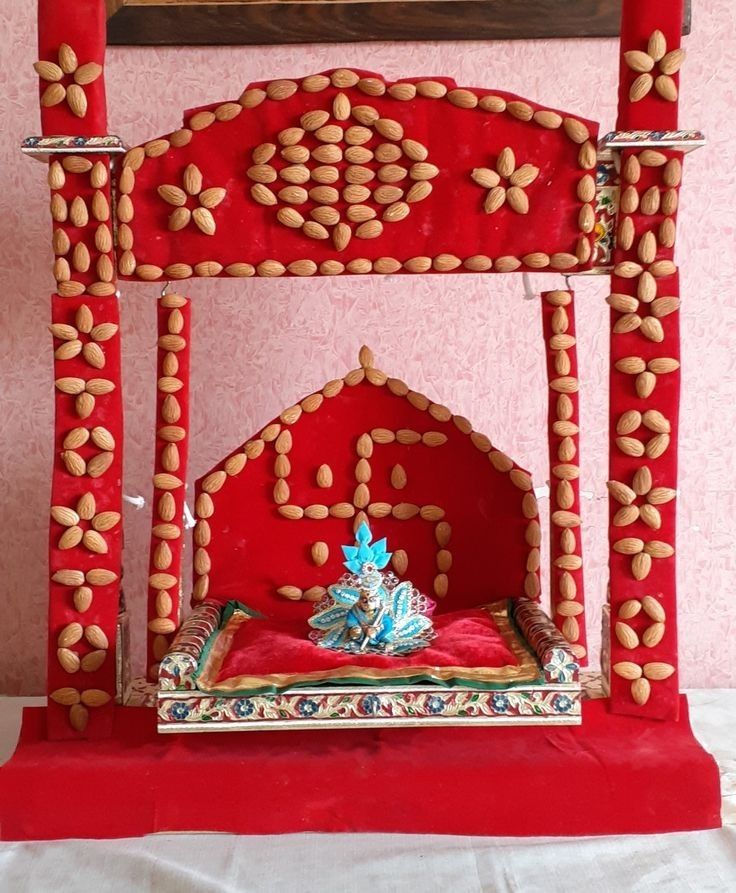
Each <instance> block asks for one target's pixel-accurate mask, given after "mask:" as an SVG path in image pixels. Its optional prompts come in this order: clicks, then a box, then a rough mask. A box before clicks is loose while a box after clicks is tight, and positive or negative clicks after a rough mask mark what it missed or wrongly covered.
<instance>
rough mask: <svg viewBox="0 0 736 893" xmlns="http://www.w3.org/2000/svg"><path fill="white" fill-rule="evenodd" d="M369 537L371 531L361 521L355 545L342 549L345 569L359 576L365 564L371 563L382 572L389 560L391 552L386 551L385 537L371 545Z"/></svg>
mask: <svg viewBox="0 0 736 893" xmlns="http://www.w3.org/2000/svg"><path fill="white" fill-rule="evenodd" d="M371 537H372V534H371V529H370V527H369V526H368V524H367V523H366V522H365V521H363V523H362V524H361V525H360V527H359V528H358V530H357V532H356V534H355V545H354V546H343V547H342V551H343V554H344V555H345V558H346V559H347V560H346V561H345V562H344V564H345V567H346V568H347V569H348V570H349V571H352V572H353V573H354V574H359V573H360V572H361V570H362V568H363V565H364V564H366V563H367V562H372V563H373V564H375V566H376V567H377V568H378V570H383V568H384V567H386V565H387V564H388V563H389V561H390V560H391V552H387V551H386V537H383V539H380V540H377V541H376V542H375V543H372V544H371Z"/></svg>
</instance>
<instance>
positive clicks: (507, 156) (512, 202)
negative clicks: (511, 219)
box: [471, 146, 539, 214]
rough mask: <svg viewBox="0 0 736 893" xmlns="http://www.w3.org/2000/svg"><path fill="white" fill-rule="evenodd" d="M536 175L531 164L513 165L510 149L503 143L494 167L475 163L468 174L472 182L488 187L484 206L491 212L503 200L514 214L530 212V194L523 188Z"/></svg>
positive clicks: (514, 160) (514, 162) (500, 204)
mask: <svg viewBox="0 0 736 893" xmlns="http://www.w3.org/2000/svg"><path fill="white" fill-rule="evenodd" d="M538 176H539V168H538V167H536V166H535V165H533V164H522V165H521V167H518V168H517V166H516V157H515V155H514V152H513V150H512V149H511V148H510V147H509V146H506V148H505V149H502V150H501V152H500V153H499V156H498V158H497V159H496V169H495V170H491V168H488V167H476V168H475V169H474V170H473V173H472V174H471V177H472V178H473V182H475V183H477V184H478V185H479V186H482V187H483V188H484V189H487V190H488V194H487V195H486V198H485V201H484V202H483V210H484V211H485V212H486V214H493V213H494V212H495V211H497V210H498V209H499V208H500V207H502V206H503V205H504V204H505V203H506V202H508V204H509V207H510V208H512V210H514V211H516V213H517V214H528V213H529V198H528V196H527V194H526V192H525V191H524V190H525V189H526V187H527V186H529V185H531V184H532V183H533V182H534V181H535V180H536V179H537V177H538Z"/></svg>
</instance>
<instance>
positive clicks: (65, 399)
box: [35, 0, 123, 738]
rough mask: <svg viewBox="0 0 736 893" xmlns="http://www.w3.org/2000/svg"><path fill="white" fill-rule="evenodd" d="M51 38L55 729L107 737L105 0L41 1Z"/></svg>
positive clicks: (112, 502)
mask: <svg viewBox="0 0 736 893" xmlns="http://www.w3.org/2000/svg"><path fill="white" fill-rule="evenodd" d="M38 43H39V61H38V62H37V63H36V65H35V68H36V71H37V73H38V76H39V96H40V103H41V123H42V131H43V135H44V137H51V136H53V137H55V138H56V143H57V146H56V148H57V149H58V148H59V147H61V148H62V149H63V151H62V152H60V153H59V152H56V153H55V154H53V155H51V161H50V164H49V176H48V183H49V188H50V191H51V204H50V208H51V217H52V227H53V236H52V244H53V250H54V255H55V260H54V267H53V272H54V276H55V279H56V282H57V286H56V292H55V293H54V294H53V295H52V297H51V316H52V324H51V326H50V330H51V335H52V338H53V349H54V382H55V409H56V413H55V418H56V422H55V431H54V466H53V483H52V499H51V502H52V506H51V523H50V561H49V573H50V593H49V625H48V652H49V653H48V694H49V709H48V734H49V737H52V738H70V737H104V736H106V735H109V734H110V732H111V727H112V712H113V704H114V697H115V684H116V627H117V616H118V609H119V603H120V580H121V551H122V523H121V500H122V491H121V486H122V440H123V437H122V435H123V410H122V392H121V381H120V320H119V309H118V301H117V297H116V284H115V283H116V269H115V261H114V255H113V239H112V228H111V212H110V198H111V188H110V156H109V155H107V154H104V145H103V146H100V145H99V143H100V141H99V140H98V141H92V142H91V143H90V141H89V138H90V137H104V136H105V135H106V133H107V110H106V103H105V86H104V57H105V43H106V15H105V3H104V0H39V2H38ZM59 135H63V137H60V136H59ZM93 147H94V151H90V150H91V149H92V148H93Z"/></svg>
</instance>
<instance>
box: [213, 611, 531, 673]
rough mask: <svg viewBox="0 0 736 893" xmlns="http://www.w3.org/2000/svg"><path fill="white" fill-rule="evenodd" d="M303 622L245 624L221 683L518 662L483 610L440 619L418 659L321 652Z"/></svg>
mask: <svg viewBox="0 0 736 893" xmlns="http://www.w3.org/2000/svg"><path fill="white" fill-rule="evenodd" d="M309 630H310V628H309V627H308V626H307V625H306V623H305V622H304V621H303V620H301V619H300V620H284V621H276V622H273V621H268V620H258V619H252V620H247V621H245V622H243V623H242V624H241V625H240V626H239V628H238V631H237V633H236V634H235V637H234V639H233V642H232V647H231V648H230V650H229V651H228V653H227V656H226V657H225V660H224V661H223V663H222V665H221V667H220V672H219V673H218V675H217V682H218V683H219V682H221V681H223V680H225V679H230V678H232V677H234V676H241V675H242V676H268V675H271V674H275V673H278V674H282V673H283V674H292V673H310V672H314V671H315V670H332V669H338V668H341V667H361V668H372V669H381V670H382V669H386V670H394V669H399V668H402V669H403V668H405V669H406V670H407V671H409V670H411V668H412V667H417V666H425V667H504V666H518V664H519V661H518V660H517V658H516V655H515V654H514V653H513V652H512V651H511V649H510V648H509V646H508V644H507V643H506V642H505V641H504V639H503V637H502V636H501V633H500V632H499V629H498V626H497V624H496V622H495V620H494V619H493V618H492V617H491V616H490V615H489V614H488V613H487V612H486V611H481V610H478V609H476V610H470V611H457V612H453V613H451V614H441V615H439V616H438V617H437V619H436V623H435V631H436V633H437V638H436V639H435V640H434V641H433V642H432V643H431V644H430V645H429V646H428V647H427V648H423V649H422V650H421V651H419V652H417V653H416V654H410V655H407V656H406V657H390V656H387V655H381V654H359V655H358V654H346V653H345V652H343V651H331V650H329V649H327V648H320V647H319V646H318V645H316V644H315V643H314V642H312V641H310V640H309V639H308V638H307V635H308V633H309Z"/></svg>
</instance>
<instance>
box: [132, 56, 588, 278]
mask: <svg viewBox="0 0 736 893" xmlns="http://www.w3.org/2000/svg"><path fill="white" fill-rule="evenodd" d="M358 73H359V74H362V75H366V76H368V77H380V76H379V75H375V74H373V73H371V72H362V71H360V70H358ZM408 80H409V81H411V82H416V81H420V80H423V78H410V79H408ZM437 80H439V81H440V82H441V83H443V84H445V85H446V86H447V88H448V89H450V90H451V89H453V88H454V87H455V83H454V81H452V80H451V79H450V78H438V79H437ZM300 82H301V78H297V83H300ZM252 86H253V87H265V86H266V83H265V82H262V83H260V84H254V85H252ZM338 93H344V94H345V95H346V96H347V97H348V98H349V100H350V102H351V104H352V105H353V106H366V105H369V106H371V107H373V108H375V109H376V110H377V111H378V113H379V114H380V115H381V117H382V118H388V119H391V120H396V121H398V122H399V123H400V124H401V126H402V127H403V130H404V134H405V136H406V137H407V138H410V139H412V140H417V141H420V142H421V143H422V144H423V145H424V146H426V148H427V149H428V152H429V156H428V159H427V160H428V161H429V162H430V163H431V164H434V165H436V166H437V167H438V168H439V170H440V173H439V175H438V176H437V177H436V178H434V179H433V181H432V186H433V191H432V194H431V195H430V196H428V197H427V198H425V199H424V200H422V201H419V202H416V203H414V204H412V205H411V212H410V214H409V215H408V217H406V218H405V219H403V220H401V221H400V222H398V223H390V224H388V223H387V224H386V226H385V228H384V231H383V234H382V235H381V236H379V237H378V238H376V239H367V240H366V239H358V238H353V239H352V240H351V242H350V244H349V245H348V246H347V248H345V249H344V250H342V251H337V250H336V249H335V248H334V247H333V245H332V242H331V241H330V240H329V239H328V240H324V241H316V240H314V239H310V238H308V237H306V236H305V235H303V233H302V232H301V231H300V230H299V229H290V228H288V227H286V226H283V225H282V224H280V223H279V222H278V220H277V218H276V213H277V210H278V208H277V207H276V206H273V207H264V206H263V205H259V204H258V203H257V202H256V201H255V200H254V199H253V198H252V197H251V195H250V188H251V186H252V185H253V181H252V180H250V179H249V178H248V176H247V173H246V171H247V170H248V168H249V166H250V164H251V163H252V162H251V155H252V151H253V149H255V148H256V147H257V146H259V145H260V144H263V143H273V144H277V143H278V139H277V138H278V134H279V133H280V132H281V131H282V130H283V129H285V128H288V127H294V126H297V127H298V126H299V120H300V118H301V116H302V115H303V114H304V113H305V112H307V111H311V110H324V109H327V110H329V109H331V108H332V103H333V100H334V98H335V96H336V95H337V94H338ZM476 93H477V95H478V96H482V95H486V94H491V93H492V94H493V95H498V96H501V97H504V98H505V99H507V100H508V101H510V102H511V101H513V100H514V99H517V98H518V97H515V96H513V95H512V94H509V93H503V92H497V91H495V90H494V91H491V90H484V89H479V90H477V91H476ZM532 107H533V108H534V109H535V110H536V108H538V107H537V106H532ZM208 108H210V107H208ZM215 108H217V106H216V105H215V106H211V109H215ZM190 114H191V113H189V112H187V113H186V115H185V123H188V122H189V119H190ZM575 118H576V120H581V121H583V123H584V124H585V126H587V127H588V129H589V131H590V138H591V140H592V142H593V144H595V141H596V138H597V132H598V125H597V124H596V123H594V122H592V121H588V120H586V119H580V118H577V116H575ZM334 123H336V124H345V125H346V126H350V125H351V124H355V123H356V122H355V121H354V120H352V119H351V120H350V121H349V122H340V121H337V120H335V122H334ZM311 140H312V137H311V136H310V135H307V137H305V145H308V146H309V148H310V149H312V148H314V146H313V145H312V143H311V142H310V141H311ZM383 141H384V140H383V138H382V137H380V136H376V137H374V138H372V139H371V141H370V142H369V143H367V144H366V145H367V147H368V148H370V149H375V148H376V146H377V145H378V144H379V143H381V142H383ZM314 145H316V143H315V144H314ZM507 146H509V147H511V148H512V149H513V151H514V153H515V158H516V161H517V164H518V165H519V166H520V165H522V164H527V163H528V164H533V165H535V166H537V167H538V168H539V169H540V174H539V176H538V177H537V178H536V179H535V181H534V182H533V183H532V184H531V185H529V186H528V187H526V193H527V195H528V198H529V204H530V209H529V213H528V214H527V215H525V216H522V215H519V214H517V213H515V212H514V211H513V210H511V209H510V208H509V207H508V205H506V206H505V207H503V208H500V209H499V210H497V211H496V212H495V213H493V214H486V213H485V212H484V211H483V201H484V199H485V196H486V194H487V192H488V190H487V189H484V188H482V187H481V186H479V185H477V184H476V183H474V182H473V180H472V179H471V173H472V171H473V169H474V168H479V167H486V168H488V167H494V166H495V164H496V160H497V157H498V154H499V153H500V152H501V150H502V149H504V148H505V147H507ZM579 149H580V146H579V145H578V144H577V143H576V142H574V141H573V140H572V139H570V138H569V137H568V136H567V135H566V133H565V130H564V129H563V128H561V127H560V128H557V129H552V130H550V129H546V128H545V127H543V126H541V125H540V124H538V123H537V122H536V121H534V120H532V121H522V120H519V119H517V118H514V117H513V116H512V115H511V114H510V113H508V112H502V113H492V112H486V111H483V110H482V109H481V108H480V107H478V108H473V109H464V108H458V107H456V106H455V105H453V104H452V103H451V102H450V101H449V100H447V99H444V98H443V99H427V98H423V97H421V96H417V97H416V98H414V99H412V100H410V101H399V100H396V99H393V98H392V97H391V96H390V95H389V94H388V93H386V94H385V95H383V96H368V95H366V94H365V93H363V92H361V91H360V90H359V89H358V88H356V87H352V88H343V89H338V88H336V87H332V86H330V87H328V88H327V89H326V90H323V91H321V92H318V93H305V92H304V91H302V90H301V89H299V90H297V92H296V93H294V95H293V96H291V97H290V98H288V99H283V100H280V101H275V100H272V99H265V100H264V101H263V102H262V103H261V104H260V105H258V106H257V107H255V108H250V109H245V110H244V111H243V112H242V113H241V114H239V115H238V116H237V117H236V118H235V119H234V120H231V121H225V122H221V121H216V122H215V123H213V124H212V125H211V126H209V127H207V128H206V129H204V130H198V131H196V132H195V133H194V136H193V138H192V140H191V141H190V142H189V144H188V145H186V146H184V147H182V148H173V147H172V148H171V149H170V150H169V151H168V152H166V153H165V154H164V155H161V156H159V157H156V158H148V159H146V160H145V161H144V162H143V165H142V167H141V168H140V169H139V170H138V171H137V172H136V181H135V188H134V190H133V192H132V193H131V199H132V201H133V204H134V207H135V218H134V219H133V221H132V222H131V228H132V230H133V234H134V236H135V247H134V254H135V257H136V261H137V263H138V264H139V265H140V264H152V265H155V266H158V267H160V268H165V267H167V266H168V265H170V264H174V263H186V264H188V265H190V266H195V265H196V264H198V263H201V262H205V261H216V262H217V263H219V264H221V265H222V266H227V265H229V264H232V263H235V262H243V261H245V262H248V263H251V264H254V265H257V264H259V263H261V262H262V261H264V260H267V259H273V260H277V261H279V262H281V263H282V264H284V265H287V264H289V263H291V262H293V261H297V260H301V259H311V260H313V261H315V262H316V263H320V262H322V261H325V260H338V261H340V262H342V263H343V264H346V263H348V262H349V261H351V260H354V259H356V258H369V259H376V258H381V257H395V258H397V259H398V260H399V261H401V262H403V261H405V260H408V259H409V258H412V257H417V256H429V257H435V256H437V255H439V254H442V253H451V254H455V255H457V256H458V257H460V258H467V257H470V256H472V255H476V254H485V255H489V256H490V257H492V258H497V257H499V256H502V255H513V256H516V257H523V256H525V255H527V254H530V253H533V252H540V251H541V252H544V253H546V254H550V255H551V254H553V253H555V252H567V253H572V254H574V253H575V249H576V245H577V241H578V237H579V236H580V234H581V231H580V229H579V226H578V215H579V212H580V208H581V202H580V201H579V199H578V198H577V194H576V190H577V184H578V182H579V180H580V179H581V177H582V176H584V175H586V174H588V173H589V171H586V170H583V169H581V168H580V167H579V164H578V153H579ZM190 163H194V164H196V165H197V166H198V167H199V168H200V170H201V172H202V174H203V176H204V188H210V187H223V188H225V189H227V196H226V198H225V200H224V201H223V202H222V204H220V205H218V206H217V207H216V208H215V209H214V211H213V215H214V218H215V223H216V226H217V230H216V232H215V234H214V235H212V236H206V235H203V234H202V233H201V232H200V231H199V230H198V229H197V228H196V227H195V226H194V225H193V224H190V225H189V226H187V227H185V228H184V229H182V230H180V231H178V232H170V231H169V230H168V228H167V227H168V224H167V221H168V217H169V215H170V214H171V211H172V207H171V206H170V205H167V204H166V202H165V201H164V200H163V199H162V198H161V197H160V196H159V195H158V193H157V189H158V187H159V186H161V185H163V184H171V185H177V186H180V185H181V182H182V175H183V172H184V169H185V168H186V166H187V165H188V164H190ZM274 163H275V164H276V165H277V166H280V165H281V164H282V162H281V160H280V159H279V158H278V157H277V159H276V160H275V161H274ZM337 166H338V167H339V168H340V169H341V170H343V169H344V168H345V166H346V162H340V163H339V164H338V165H337ZM407 182H408V181H407ZM271 185H273V186H276V189H277V190H278V189H281V188H282V185H283V184H281V183H280V182H279V183H278V184H271ZM312 185H314V184H312ZM403 185H404V186H405V184H403ZM192 207H193V208H194V207H196V204H195V203H192ZM311 207H313V205H311V204H306V205H304V206H300V210H304V209H305V208H310V209H311ZM336 207H338V208H341V209H342V208H343V204H342V202H341V203H339V204H338V205H337V206H336ZM305 213H306V211H305ZM587 266H589V264H582V265H580V268H585V267H587ZM458 272H464V270H463V269H462V268H460V269H459V270H458ZM205 275H209V273H208V274H205ZM133 278H135V277H133Z"/></svg>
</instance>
